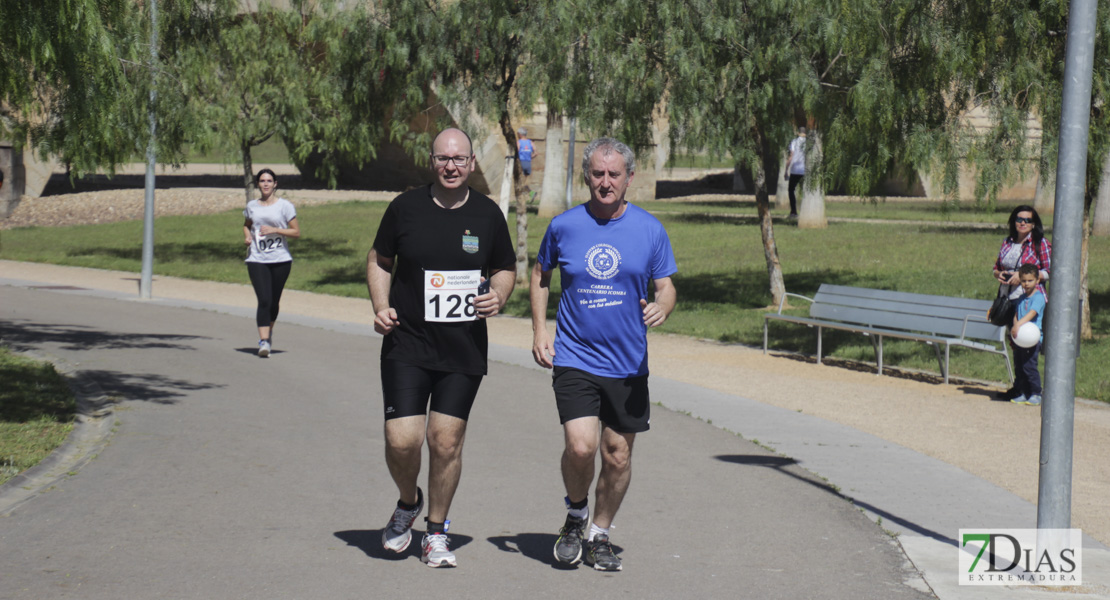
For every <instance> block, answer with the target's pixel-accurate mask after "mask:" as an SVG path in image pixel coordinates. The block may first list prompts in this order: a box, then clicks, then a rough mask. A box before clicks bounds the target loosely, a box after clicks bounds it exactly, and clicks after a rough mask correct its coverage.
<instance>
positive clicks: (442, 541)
mask: <svg viewBox="0 0 1110 600" xmlns="http://www.w3.org/2000/svg"><path fill="white" fill-rule="evenodd" d="M449 541H450V540H448V539H447V534H446V533H432V534H427V533H425V534H424V541H423V542H421V546H423V547H424V553H423V554H422V555H421V556H420V560H421V561H422V562H423V563H424V564H426V565H428V566H429V567H456V566H458V563H457V562H455V554H454V553H453V552H451V549H450V548H448V547H447V543H448V542H449Z"/></svg>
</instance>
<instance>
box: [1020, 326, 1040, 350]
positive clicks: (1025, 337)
mask: <svg viewBox="0 0 1110 600" xmlns="http://www.w3.org/2000/svg"><path fill="white" fill-rule="evenodd" d="M1039 341H1041V328H1040V327H1037V324H1036V323H1034V322H1032V321H1029V322H1028V323H1025V324H1024V325H1022V326H1021V327H1020V328H1019V329H1018V330H1017V334H1015V335H1014V343H1015V344H1017V345H1018V346H1021V347H1022V348H1032V347H1033V346H1036V345H1037V342H1039Z"/></svg>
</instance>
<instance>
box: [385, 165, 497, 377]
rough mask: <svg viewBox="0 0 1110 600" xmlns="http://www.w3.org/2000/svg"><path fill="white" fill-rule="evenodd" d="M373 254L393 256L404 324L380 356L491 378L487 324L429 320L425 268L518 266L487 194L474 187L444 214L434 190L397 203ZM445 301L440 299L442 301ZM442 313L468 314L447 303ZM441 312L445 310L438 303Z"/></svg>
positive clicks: (394, 292) (394, 288)
mask: <svg viewBox="0 0 1110 600" xmlns="http://www.w3.org/2000/svg"><path fill="white" fill-rule="evenodd" d="M374 249H375V250H376V251H377V253H378V254H379V255H380V256H384V257H386V258H394V259H395V261H396V262H395V263H394V268H393V281H392V284H391V285H390V289H389V305H390V306H391V307H393V308H394V309H395V310H396V311H397V319H398V320H399V321H400V322H401V323H400V325H398V326H397V327H396V328H394V330H393V332H392V333H390V334H389V335H386V336H385V337H384V339H383V340H382V359H383V360H385V359H392V360H399V361H403V362H407V363H410V364H414V365H418V366H421V367H424V368H427V369H433V370H437V371H450V372H457V373H469V374H473V375H485V374H486V351H487V348H488V346H489V342H488V337H487V335H486V322H485V320H484V319H477V320H473V321H463V322H453V323H441V322H429V321H426V320H425V317H424V315H425V310H426V307H425V303H426V300H425V298H426V295H425V287H426V286H425V271H428V272H430V273H431V272H436V273H438V272H442V271H452V272H458V271H473V270H480V271H481V275H482V277H486V278H487V279H488V278H489V276H490V274H491V273H492V272H493V271H496V270H502V269H512V268H513V266H514V265H515V264H516V255H515V253H514V252H513V244H512V239H511V238H510V237H509V226H508V225H507V224H506V223H505V217H504V215H502V214H501V209H500V208H498V206H497V204H496V203H495V202H494V201H493V200H490V199H489V197H488V196H486V195H484V194H481V193H479V192H476V191H474V190H473V189H471V190H470V197H469V199H467V201H466V203H465V204H463V205H462V206H460V207H458V208H455V209H451V210H448V209H445V208H443V207H441V206H439V205H438V204H436V203H435V200H433V199H432V194H431V186H428V187H422V188H417V189H414V190H410V191H408V192H405V193H404V194H401V195H400V196H397V197H396V198H394V200H393V202H392V203H390V205H389V208H387V209H386V211H385V215H384V216H382V222H381V225H380V226H379V227H378V234H377V237H375V238H374ZM439 300H440V299H436V300H435V301H436V302H438V301H439ZM442 300H445V302H444V303H443V304H444V306H443V307H442V309H443V310H452V309H455V310H462V308H464V307H459V306H457V305H456V306H449V305H450V302H449V301H447V300H455V301H456V303H457V300H456V299H454V298H447V297H444V298H442ZM436 308H437V309H438V308H440V307H439V306H438V305H437V306H436Z"/></svg>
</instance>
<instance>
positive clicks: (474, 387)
mask: <svg viewBox="0 0 1110 600" xmlns="http://www.w3.org/2000/svg"><path fill="white" fill-rule="evenodd" d="M481 384H482V376H481V375H470V374H467V373H452V372H449V371H433V370H431V369H425V368H424V367H418V366H416V365H413V364H409V363H406V362H401V361H397V360H383V361H382V396H383V398H384V399H385V418H386V420H387V421H388V420H389V419H399V418H401V417H413V416H416V415H427V414H428V410H429V400H430V401H431V402H430V408H431V410H433V411H435V412H437V413H441V414H445V415H449V416H452V417H458V418H460V419H462V420H464V421H465V420H467V419H468V418H469V417H470V409H471V407H473V406H474V399H475V398H476V397H477V396H478V386H480V385H481Z"/></svg>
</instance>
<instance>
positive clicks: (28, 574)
mask: <svg viewBox="0 0 1110 600" xmlns="http://www.w3.org/2000/svg"><path fill="white" fill-rule="evenodd" d="M134 280H135V276H134V275H133V274H121V273H113V272H106V271H93V270H88V269H70V268H61V267H49V266H44V265H36V266H34V271H33V274H30V273H29V272H28V270H27V267H26V266H25V265H18V264H17V263H4V262H0V335H2V336H3V341H4V343H6V344H9V345H11V346H14V347H17V348H21V349H27V350H30V351H33V352H35V353H37V354H40V355H42V356H45V357H48V358H51V359H53V360H55V361H58V363H59V364H61V365H62V366H63V368H66V369H68V370H70V371H71V372H72V373H73V374H74V376H75V377H76V378H77V379H78V381H80V382H81V383H82V386H83V390H84V391H85V392H86V394H87V395H88V396H89V397H90V398H91V399H93V400H95V399H97V398H99V397H107V398H110V399H111V400H112V402H113V403H112V404H111V405H110V406H103V407H98V408H99V412H96V413H95V414H93V415H92V416H90V417H88V418H86V419H85V421H86V423H87V424H86V425H84V426H83V427H82V428H81V430H82V432H83V434H84V435H85V436H86V437H85V438H83V439H82V440H80V441H79V443H76V444H73V445H71V446H70V447H68V448H67V449H66V452H65V453H64V456H63V457H62V458H59V459H56V461H55V462H53V463H51V464H47V465H44V466H43V467H42V468H40V469H37V470H36V471H35V472H34V473H32V474H31V475H30V476H29V477H26V478H24V479H23V480H22V481H19V482H17V485H9V486H5V487H4V488H3V491H2V492H0V515H3V516H4V518H3V519H2V520H0V546H2V547H4V548H8V549H13V548H15V549H19V551H18V552H15V553H13V552H10V551H9V552H7V553H5V555H6V557H5V560H4V561H3V563H2V564H0V597H12V598H40V597H49V598H119V597H170V598H186V597H189V598H191V597H204V598H212V597H234V598H254V597H259V598H261V597H266V598H274V597H279V598H282V597H291V598H302V597H303V598H314V597H323V596H327V597H336V598H347V597H356V596H357V597H365V596H367V595H370V596H378V595H382V594H385V593H395V592H397V591H399V590H410V591H411V592H416V593H420V591H423V590H424V589H426V590H427V592H428V593H445V590H448V591H449V593H448V595H450V596H452V597H464V598H479V597H480V598H502V597H504V598H509V597H513V598H516V597H521V596H529V597H540V598H546V597H552V598H554V597H564V596H566V595H568V594H571V595H584V596H586V597H594V596H601V595H602V594H604V595H614V594H622V595H629V596H632V597H637V596H638V597H643V598H685V597H703V598H717V597H722V598H723V597H744V598H926V597H932V595H933V594H935V595H936V597H940V598H945V599H947V598H1039V597H1046V598H1047V597H1056V596H1058V593H1056V592H1051V591H1046V590H1044V589H1040V590H1028V589H1002V588H979V589H974V588H966V587H964V588H961V587H959V586H957V584H956V578H957V567H956V558H957V551H956V549H955V541H954V540H955V537H956V535H957V530H958V529H959V528H960V527H1032V526H1033V525H1034V523H1035V511H1034V508H1033V506H1032V505H1031V504H1029V503H1028V502H1026V501H1024V500H1022V499H1020V498H1018V497H1017V496H1014V495H1013V494H1011V493H1009V492H1007V491H1005V490H1002V489H1001V488H998V487H996V486H994V485H992V484H989V483H987V482H985V481H983V480H980V479H978V478H976V477H974V476H971V475H969V474H968V473H966V472H964V471H961V470H960V469H957V468H955V467H952V466H950V465H948V464H946V463H943V462H940V461H938V460H936V459H933V458H929V457H926V456H924V455H921V454H918V453H915V452H912V451H909V450H907V449H905V448H902V447H900V446H898V445H896V444H893V443H890V442H887V441H884V440H882V439H879V438H876V437H874V436H871V435H868V434H864V433H861V432H859V431H857V430H855V429H852V428H849V427H846V426H843V425H838V424H835V423H831V422H829V421H826V420H823V419H819V418H816V417H813V416H810V415H806V414H801V413H798V412H794V411H789V410H784V409H781V408H776V407H773V406H768V405H765V404H761V403H758V402H754V401H752V400H748V399H745V398H744V397H742V396H740V395H735V394H727V393H723V392H719V391H713V390H708V389H705V388H701V387H696V386H691V385H688V384H681V383H678V382H675V381H671V380H667V379H664V378H662V377H654V378H653V398H654V399H656V400H657V401H660V402H662V404H663V405H664V406H666V407H667V408H670V409H672V410H673V411H677V412H672V411H669V410H663V409H657V410H656V411H655V414H654V415H653V416H654V419H653V430H652V432H650V433H649V434H645V435H644V436H642V437H641V438H640V439H639V440H638V443H637V453H636V468H635V474H636V477H635V478H634V482H633V484H632V489H631V492H630V494H629V497H628V500H627V502H626V504H625V507H624V508H623V509H622V512H621V514H620V515H619V517H618V520H617V524H616V528H615V529H614V541H615V542H616V543H617V544H618V545H620V546H623V548H624V551H623V557H624V559H625V563H626V570H625V572H623V573H620V574H609V575H607V574H600V573H594V572H592V571H590V570H588V569H578V570H577V572H574V573H563V572H561V569H558V568H556V567H555V566H554V565H553V564H552V560H551V558H550V547H551V545H552V544H553V542H554V538H555V535H554V532H555V530H556V529H557V528H558V526H559V525H560V524H561V518H562V517H561V512H562V506H561V496H562V492H561V491H560V488H561V485H560V483H559V477H558V464H557V463H558V454H559V451H560V446H561V434H560V430H559V428H558V425H557V419H556V417H555V415H554V410H553V407H552V402H551V398H550V391H549V390H550V384H549V378H548V376H547V375H546V374H545V373H544V372H542V371H541V370H539V369H538V368H536V367H534V366H533V365H531V359H530V357H529V356H528V354H527V352H525V351H522V350H521V349H519V348H515V347H509V346H503V345H495V346H494V347H493V348H491V358H492V359H493V360H494V361H495V362H493V363H492V364H491V372H490V377H488V378H487V379H486V381H485V383H484V384H483V390H482V393H481V404H480V405H479V406H478V407H476V409H475V412H474V418H473V419H472V425H471V430H470V436H468V443H467V451H466V469H465V472H464V476H463V482H462V485H461V487H460V490H459V494H458V497H457V498H456V503H455V506H454V507H453V509H452V517H453V521H454V524H453V527H452V529H453V536H452V537H453V538H454V539H455V546H457V547H458V555H459V561H460V567H459V568H458V569H456V570H454V571H450V572H447V573H436V572H432V571H430V570H428V569H426V568H424V567H423V566H422V565H420V563H419V560H418V559H417V558H416V556H415V554H410V555H408V556H406V557H403V558H400V559H396V558H391V557H387V556H384V555H383V554H382V551H381V550H380V547H379V545H378V537H379V536H380V527H381V526H382V525H384V522H385V520H386V519H387V518H388V514H389V510H390V506H391V504H392V502H393V501H394V499H395V496H396V491H395V489H393V487H392V484H391V482H390V481H389V478H388V475H387V473H386V472H385V468H384V466H383V464H382V461H381V458H380V455H381V444H382V442H381V434H380V429H381V415H380V408H379V407H380V392H379V389H380V388H379V383H378V379H377V368H376V363H377V347H378V342H377V340H376V336H375V335H374V334H373V333H372V331H371V328H370V326H369V319H368V316H369V312H370V311H369V304H368V303H367V302H366V301H360V300H352V299H341V298H330V297H324V296H314V295H311V294H293V295H292V296H291V298H290V299H289V300H287V301H286V302H285V304H286V310H285V313H283V316H282V318H281V323H280V324H279V327H278V329H277V333H276V338H275V339H276V342H277V343H276V345H275V349H276V352H275V354H274V356H272V357H271V358H270V359H267V360H261V359H258V358H257V357H255V356H254V355H253V350H254V348H253V346H254V344H253V341H254V340H253V339H252V337H253V336H252V331H253V325H252V322H251V319H250V315H252V314H253V309H252V308H250V303H251V294H250V291H249V288H246V287H245V286H230V285H220V284H211V283H205V282H193V281H184V280H174V279H169V278H157V279H156V282H155V288H154V293H155V295H156V297H157V299H156V300H153V301H141V300H137V299H136V294H135V289H136V288H137V285H136V283H135V281H134ZM59 287H63V288H77V289H57V288H59ZM498 321H502V319H498V320H495V323H497V322H498ZM504 321H508V320H504ZM500 327H501V326H500V325H496V326H495V328H494V335H493V338H494V340H495V341H497V340H498V337H497V329H499V328H500ZM683 413H686V414H688V415H691V416H694V417H697V419H693V418H689V417H687V416H685V415H684V414H683ZM730 432H737V433H740V434H742V435H743V438H741V437H738V436H736V435H733V434H732V433H730ZM745 439H747V440H756V439H758V440H760V443H761V444H762V445H763V446H767V447H770V448H772V449H773V450H774V451H775V452H774V453H771V452H768V451H767V450H766V449H765V448H762V447H760V446H758V445H755V444H753V443H751V442H748V441H745ZM90 457H94V458H90ZM73 465H76V466H73ZM814 473H816V474H817V475H819V476H820V477H818V476H815V475H814ZM844 496H847V497H849V498H851V499H853V500H854V503H855V505H856V506H858V507H859V508H860V509H862V510H858V509H857V508H856V507H854V506H853V505H852V504H851V503H849V502H848V501H846V500H845V498H844ZM869 517H870V518H869ZM879 518H881V519H882V521H881V525H882V528H883V529H886V530H889V531H891V532H893V533H895V534H897V537H896V538H892V537H890V536H888V535H887V534H885V533H883V532H882V531H881V529H880V528H879V527H876V526H875V524H874V522H873V521H872V519H879ZM1108 555H1110V552H1107V551H1106V549H1105V548H1104V547H1102V546H1101V544H1099V543H1098V542H1095V541H1094V540H1087V543H1086V544H1085V556H1084V558H1085V561H1084V566H1085V580H1086V585H1085V586H1084V588H1083V589H1082V590H1072V591H1080V592H1083V593H1084V594H1085V595H1083V596H1082V597H1086V598H1104V597H1105V598H1110V560H1108V558H1107V557H1108ZM907 557H908V559H909V560H907ZM395 563H396V564H395ZM417 577H423V578H427V577H449V578H450V580H449V581H435V582H434V583H433V582H432V580H426V581H428V582H429V583H428V584H427V587H426V588H425V587H424V586H423V585H422V583H423V581H425V580H422V579H416V578H417ZM433 586H434V587H433Z"/></svg>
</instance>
